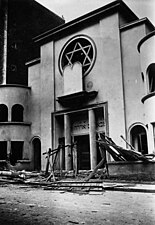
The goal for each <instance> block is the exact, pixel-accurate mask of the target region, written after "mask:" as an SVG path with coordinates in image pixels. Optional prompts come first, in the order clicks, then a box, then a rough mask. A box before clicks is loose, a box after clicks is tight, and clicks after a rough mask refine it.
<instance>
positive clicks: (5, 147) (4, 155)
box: [0, 141, 7, 160]
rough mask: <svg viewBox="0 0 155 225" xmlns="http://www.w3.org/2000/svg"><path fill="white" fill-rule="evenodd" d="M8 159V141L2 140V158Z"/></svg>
mask: <svg viewBox="0 0 155 225" xmlns="http://www.w3.org/2000/svg"><path fill="white" fill-rule="evenodd" d="M6 159H7V141H0V160H6Z"/></svg>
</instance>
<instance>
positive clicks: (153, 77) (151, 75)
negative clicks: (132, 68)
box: [147, 63, 155, 92]
mask: <svg viewBox="0 0 155 225" xmlns="http://www.w3.org/2000/svg"><path fill="white" fill-rule="evenodd" d="M147 74H148V89H149V92H154V91H155V63H153V64H151V65H149V67H148V69H147Z"/></svg>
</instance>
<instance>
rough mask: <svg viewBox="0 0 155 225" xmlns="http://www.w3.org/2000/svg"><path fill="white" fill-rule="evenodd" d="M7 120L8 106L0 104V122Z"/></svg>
mask: <svg viewBox="0 0 155 225" xmlns="http://www.w3.org/2000/svg"><path fill="white" fill-rule="evenodd" d="M7 121H8V107H7V106H6V105H3V104H1V105H0V122H7Z"/></svg>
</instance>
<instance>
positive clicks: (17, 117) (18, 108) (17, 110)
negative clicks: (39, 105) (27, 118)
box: [12, 104, 24, 122]
mask: <svg viewBox="0 0 155 225" xmlns="http://www.w3.org/2000/svg"><path fill="white" fill-rule="evenodd" d="M23 112H24V108H23V106H22V105H19V104H16V105H14V106H13V107H12V121H14V122H23Z"/></svg>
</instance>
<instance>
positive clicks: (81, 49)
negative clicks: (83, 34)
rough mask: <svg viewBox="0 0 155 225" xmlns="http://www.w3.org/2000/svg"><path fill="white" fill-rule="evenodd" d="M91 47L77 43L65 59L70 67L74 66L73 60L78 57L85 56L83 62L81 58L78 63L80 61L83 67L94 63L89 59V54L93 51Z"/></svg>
mask: <svg viewBox="0 0 155 225" xmlns="http://www.w3.org/2000/svg"><path fill="white" fill-rule="evenodd" d="M91 47H92V46H91V45H86V46H82V45H81V44H80V42H77V43H76V44H75V46H74V48H73V50H72V51H70V52H67V53H66V54H65V57H66V59H67V61H68V65H73V63H74V62H73V58H74V57H75V56H76V55H78V56H80V55H81V56H83V60H81V59H80V58H79V59H78V61H80V62H81V63H82V66H83V67H84V66H89V65H91V63H92V59H91V58H90V57H89V52H90V49H91Z"/></svg>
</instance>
